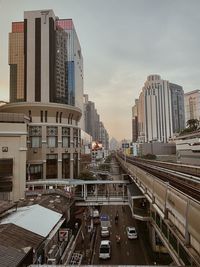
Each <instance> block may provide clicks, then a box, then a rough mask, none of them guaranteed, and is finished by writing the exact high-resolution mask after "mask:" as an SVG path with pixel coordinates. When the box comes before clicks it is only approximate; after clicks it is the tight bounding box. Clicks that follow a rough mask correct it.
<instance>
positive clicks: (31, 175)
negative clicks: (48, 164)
mask: <svg viewBox="0 0 200 267" xmlns="http://www.w3.org/2000/svg"><path fill="white" fill-rule="evenodd" d="M42 178H43V165H42V164H32V165H28V166H27V178H26V179H27V180H28V181H30V180H35V179H42Z"/></svg>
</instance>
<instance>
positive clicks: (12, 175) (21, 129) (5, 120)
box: [0, 113, 29, 201]
mask: <svg viewBox="0 0 200 267" xmlns="http://www.w3.org/2000/svg"><path fill="white" fill-rule="evenodd" d="M28 122H29V118H28V117H26V116H24V115H23V114H20V113H18V114H14V113H0V200H9V201H17V200H19V199H20V198H24V193H25V188H26V154H27V135H28V132H27V124H28Z"/></svg>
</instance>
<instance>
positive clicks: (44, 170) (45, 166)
mask: <svg viewBox="0 0 200 267" xmlns="http://www.w3.org/2000/svg"><path fill="white" fill-rule="evenodd" d="M46 173H47V163H46V159H45V160H43V179H46Z"/></svg>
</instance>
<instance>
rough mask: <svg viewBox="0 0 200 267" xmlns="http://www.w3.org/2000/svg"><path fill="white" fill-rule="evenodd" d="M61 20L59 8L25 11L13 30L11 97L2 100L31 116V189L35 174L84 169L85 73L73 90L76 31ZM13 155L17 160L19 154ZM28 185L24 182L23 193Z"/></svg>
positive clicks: (59, 175) (72, 173) (55, 175)
mask: <svg viewBox="0 0 200 267" xmlns="http://www.w3.org/2000/svg"><path fill="white" fill-rule="evenodd" d="M69 21H70V23H71V25H72V20H69ZM61 26H62V23H61V24H59V19H58V18H57V17H56V16H55V14H54V12H53V10H37V11H25V12H24V22H13V23H12V32H11V33H10V34H9V65H10V103H8V104H5V105H3V106H1V107H0V112H3V113H17V114H18V113H22V114H24V115H25V116H27V117H28V118H29V122H27V127H26V128H27V136H26V137H27V140H26V141H27V153H26V163H25V164H26V165H25V166H24V169H25V170H26V177H21V179H26V183H23V184H26V187H27V188H26V189H33V188H34V186H32V181H34V180H37V181H40V180H47V181H48V179H68V178H71V179H72V178H77V177H78V175H79V170H80V164H79V163H80V145H81V130H80V127H79V126H78V125H79V122H80V118H81V115H82V110H81V109H80V105H79V106H78V103H79V98H81V94H82V91H81V90H82V87H81V83H82V80H83V76H81V77H80V78H81V79H80V80H81V82H80V84H78V83H77V84H78V85H77V86H76V84H74V87H73V93H72V92H71V91H70V90H71V89H70V86H69V80H70V79H71V83H74V82H75V80H76V77H77V76H76V67H74V69H73V70H74V75H72V76H70V75H69V64H68V63H69V60H71V61H73V58H71V59H70V57H69V56H70V53H68V51H69V48H68V46H69V43H71V42H72V43H73V42H74V41H71V42H69V40H68V38H69V36H71V35H70V34H69V33H68V32H67V31H65V28H64V27H63V28H62V27H61ZM74 32H75V30H74ZM71 38H72V36H71V37H70V39H71ZM72 39H73V38H72ZM75 39H77V36H75ZM76 49H77V48H74V49H72V50H71V51H73V52H74V53H76V55H74V57H78V58H79V59H80V58H81V59H80V62H81V64H80V65H81V66H82V56H81V52H80V47H79V48H78V50H76ZM77 62H79V61H78V60H77V61H76V60H75V62H74V65H78V64H77ZM75 63H76V64H75ZM81 66H80V67H78V69H79V72H82V69H81V70H80V68H81ZM77 80H78V78H77ZM79 89H80V90H79ZM78 90H79V92H76V91H78ZM76 96H77V101H76ZM78 97H79V98H78ZM72 99H73V101H72ZM81 99H82V101H83V97H82V98H81ZM76 105H77V106H76ZM21 149H22V147H20V150H21ZM12 160H13V165H15V164H16V159H15V157H13V159H12ZM15 179H19V177H18V174H17V173H13V180H15ZM45 187H46V185H44V188H45ZM37 189H43V185H40V183H39V184H38V186H37ZM13 190H15V189H14V188H13ZM25 191H26V190H25V188H23V189H22V191H21V192H22V194H24V192H25ZM20 197H22V196H20Z"/></svg>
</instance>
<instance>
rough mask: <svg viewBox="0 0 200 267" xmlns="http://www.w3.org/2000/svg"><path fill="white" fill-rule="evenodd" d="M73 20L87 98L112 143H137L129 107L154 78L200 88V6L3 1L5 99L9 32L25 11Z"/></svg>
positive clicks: (128, 0)
mask: <svg viewBox="0 0 200 267" xmlns="http://www.w3.org/2000/svg"><path fill="white" fill-rule="evenodd" d="M39 9H53V10H54V13H55V15H56V16H58V17H59V18H72V19H73V22H74V25H75V28H76V31H77V34H78V37H79V41H80V44H81V48H82V54H83V59H84V93H86V94H88V95H89V99H90V100H91V101H93V102H95V106H96V108H97V110H98V113H99V114H100V118H101V121H102V122H103V123H104V126H105V128H106V129H107V130H108V132H109V136H110V138H111V137H115V138H116V139H117V140H121V139H124V138H126V139H131V107H132V106H133V105H134V100H135V98H138V97H139V93H140V91H141V89H142V87H143V84H144V82H145V81H146V78H147V76H148V75H150V74H159V75H161V77H162V78H163V79H165V80H169V81H170V82H172V83H176V84H179V85H181V86H182V87H183V89H184V91H185V92H188V91H192V90H195V89H200V53H199V43H200V29H199V25H200V14H199V10H200V1H199V0H191V1H188V0H168V1H160V0H101V1H100V0H84V1H83V0H58V1H53V0H43V1H38V0H34V1H31V0H17V1H14V0H9V1H6V0H0V16H1V23H0V32H1V42H0V55H1V72H0V100H7V101H8V99H9V66H8V33H9V32H11V23H12V22H13V21H22V20H23V17H24V11H27V10H39Z"/></svg>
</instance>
